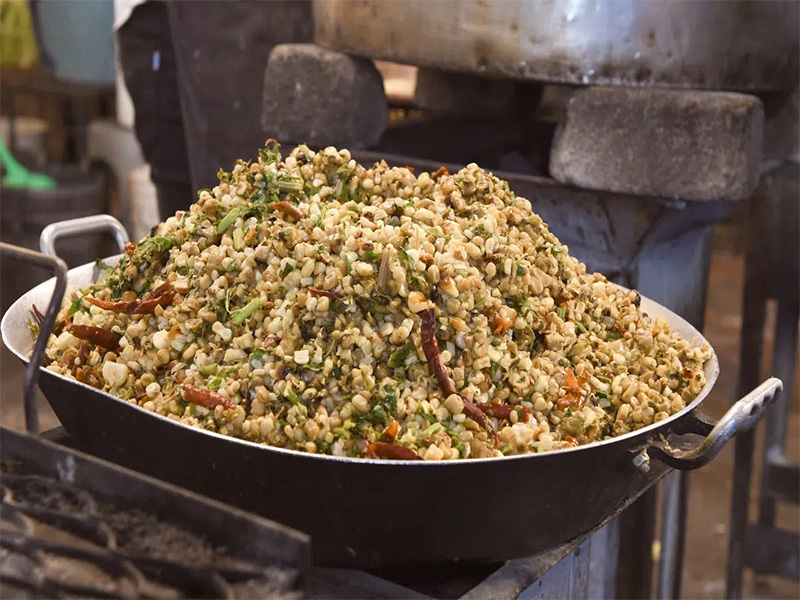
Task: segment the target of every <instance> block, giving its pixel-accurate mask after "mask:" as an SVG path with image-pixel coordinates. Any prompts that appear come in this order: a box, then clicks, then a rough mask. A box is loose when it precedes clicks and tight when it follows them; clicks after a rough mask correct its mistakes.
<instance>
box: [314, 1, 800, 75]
mask: <svg viewBox="0 0 800 600" xmlns="http://www.w3.org/2000/svg"><path fill="white" fill-rule="evenodd" d="M314 19H315V26H316V42H317V43H318V44H320V45H322V46H326V47H329V48H333V49H336V50H341V51H342V52H348V53H351V54H357V55H361V56H368V57H371V58H380V59H385V60H391V61H396V62H401V63H407V64H413V65H420V66H424V67H434V68H440V69H444V70H451V71H460V72H465V73H473V74H475V75H484V76H488V77H507V78H512V79H524V80H535V81H549V82H557V83H575V84H593V85H598V84H599V85H653V86H662V87H663V86H665V87H679V88H682V87H693V88H706V89H724V90H750V91H759V90H771V89H787V88H791V87H793V86H795V85H797V81H798V55H799V54H800V53H799V52H798V49H799V46H798V44H799V42H798V38H799V34H798V27H799V25H798V23H800V4H799V3H797V2H795V1H793V0H789V1H772V2H758V1H752V0H731V1H729V2H719V1H718V0H701V1H694V2H675V1H674V0H648V1H642V0H602V1H599V0H537V1H535V2H530V1H527V0H506V1H504V2H485V1H482V0H461V1H459V2H450V1H448V0H434V1H429V0H394V1H392V2H385V1H381V0H363V1H361V2H354V1H351V0H315V2H314Z"/></svg>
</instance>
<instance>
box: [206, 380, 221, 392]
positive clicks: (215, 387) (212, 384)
mask: <svg viewBox="0 0 800 600" xmlns="http://www.w3.org/2000/svg"><path fill="white" fill-rule="evenodd" d="M221 387H222V377H214V379H212V380H211V381H209V382H208V389H210V390H211V391H212V392H218V391H219V388H221Z"/></svg>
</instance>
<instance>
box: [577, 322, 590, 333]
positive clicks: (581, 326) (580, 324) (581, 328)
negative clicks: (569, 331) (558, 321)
mask: <svg viewBox="0 0 800 600" xmlns="http://www.w3.org/2000/svg"><path fill="white" fill-rule="evenodd" d="M575 327H577V328H578V331H580V332H581V333H589V330H588V329H586V326H585V325H584V324H583V323H581V322H580V321H575Z"/></svg>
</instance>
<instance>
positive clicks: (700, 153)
mask: <svg viewBox="0 0 800 600" xmlns="http://www.w3.org/2000/svg"><path fill="white" fill-rule="evenodd" d="M763 135H764V109H763V106H762V103H761V101H760V100H759V99H758V98H756V97H755V96H749V95H745V94H735V93H727V92H704V91H688V90H687V91H673V90H659V89H629V88H599V87H598V88H586V89H583V90H580V91H578V92H576V93H575V94H573V95H572V96H571V97H570V98H569V99H568V100H567V102H566V107H565V112H564V115H563V117H562V120H561V123H560V125H559V127H558V129H557V131H556V134H555V139H554V142H553V147H552V150H551V153H550V174H551V175H552V176H553V178H555V179H557V180H558V181H561V182H563V183H569V184H574V185H577V186H580V187H584V188H591V189H597V190H606V191H613V192H623V193H631V194H639V195H645V196H662V197H675V198H682V199H685V200H715V199H728V200H742V199H745V198H747V197H748V196H749V195H750V194H751V193H752V191H753V190H754V189H755V186H756V184H757V183H758V174H759V166H760V163H761V156H762V144H763Z"/></svg>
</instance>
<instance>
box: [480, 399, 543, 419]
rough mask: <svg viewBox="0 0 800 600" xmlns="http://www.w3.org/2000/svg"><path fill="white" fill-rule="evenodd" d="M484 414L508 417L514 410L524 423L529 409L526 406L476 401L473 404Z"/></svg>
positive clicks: (529, 411)
mask: <svg viewBox="0 0 800 600" xmlns="http://www.w3.org/2000/svg"><path fill="white" fill-rule="evenodd" d="M475 406H477V407H478V408H479V409H481V410H482V411H483V412H484V414H486V415H488V416H490V417H493V418H495V419H506V420H508V419H510V418H511V413H512V412H514V411H516V412H518V413H519V414H520V416H521V417H522V420H523V421H525V422H526V423H527V422H528V420H529V419H530V418H531V409H530V408H528V407H527V406H512V405H510V404H489V403H488V402H478V403H476V404H475Z"/></svg>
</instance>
